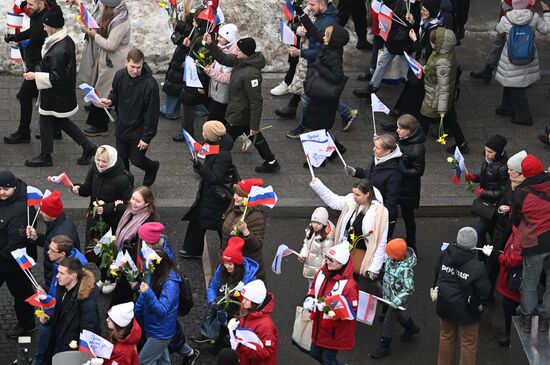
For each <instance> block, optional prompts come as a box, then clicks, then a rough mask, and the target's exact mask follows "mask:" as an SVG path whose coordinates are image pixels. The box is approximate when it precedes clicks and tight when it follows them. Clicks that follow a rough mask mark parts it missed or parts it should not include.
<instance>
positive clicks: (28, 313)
mask: <svg viewBox="0 0 550 365" xmlns="http://www.w3.org/2000/svg"><path fill="white" fill-rule="evenodd" d="M4 282H5V283H6V285H7V286H8V290H9V291H10V294H11V295H12V297H13V298H14V300H15V302H14V305H13V308H14V309H15V316H16V317H17V325H18V326H19V327H21V328H24V329H31V328H34V326H35V322H34V309H33V307H32V306H31V305H30V304H29V303H27V302H25V299H27V298H28V297H30V296H31V295H32V294H33V293H34V290H33V288H32V285H31V282H30V281H29V279H28V278H27V276H26V275H25V273H24V272H23V271H22V270H20V269H17V271H13V272H12V271H10V272H4V271H0V287H1V286H2V285H4Z"/></svg>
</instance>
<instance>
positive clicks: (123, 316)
mask: <svg viewBox="0 0 550 365" xmlns="http://www.w3.org/2000/svg"><path fill="white" fill-rule="evenodd" d="M106 321H107V328H108V329H109V336H108V337H107V339H108V340H109V342H111V343H112V344H113V345H114V347H113V352H112V353H111V358H110V359H107V360H104V362H103V365H117V364H118V365H139V357H138V352H137V347H136V345H137V344H138V343H139V340H140V339H141V333H142V332H141V327H140V326H139V323H138V321H136V320H135V319H134V302H127V303H122V304H119V305H115V306H113V307H112V308H111V309H109V311H108V312H107V319H106Z"/></svg>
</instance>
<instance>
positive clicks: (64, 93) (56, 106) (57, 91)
mask: <svg viewBox="0 0 550 365" xmlns="http://www.w3.org/2000/svg"><path fill="white" fill-rule="evenodd" d="M40 72H47V73H48V74H49V81H50V83H51V85H52V87H50V88H48V89H42V90H40V107H39V112H40V114H41V115H55V116H57V117H60V118H61V117H67V116H70V115H72V114H74V113H75V112H76V111H77V110H78V105H77V102H76V90H75V89H76V54H75V44H74V42H73V40H72V39H71V37H69V36H68V35H67V36H66V37H65V38H63V39H61V40H59V41H58V42H57V43H55V44H53V45H52V46H51V47H50V49H49V50H48V51H47V52H46V54H45V55H44V57H43V58H42V62H40Z"/></svg>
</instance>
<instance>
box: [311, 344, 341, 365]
mask: <svg viewBox="0 0 550 365" xmlns="http://www.w3.org/2000/svg"><path fill="white" fill-rule="evenodd" d="M309 353H310V355H311V357H313V358H314V359H315V360H317V361H319V363H321V364H323V365H341V364H342V363H341V362H340V361H339V360H338V359H337V358H336V355H337V354H338V350H332V349H327V348H325V347H319V346H317V345H315V344H314V343H311V348H310V350H309Z"/></svg>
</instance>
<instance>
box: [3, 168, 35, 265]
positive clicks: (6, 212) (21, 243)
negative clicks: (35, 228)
mask: <svg viewBox="0 0 550 365" xmlns="http://www.w3.org/2000/svg"><path fill="white" fill-rule="evenodd" d="M34 212H35V209H34V207H29V216H30V217H34V214H35V213H34ZM26 227H27V184H25V182H23V181H21V180H19V179H18V180H17V186H16V188H15V192H14V193H13V195H12V196H11V197H10V198H8V199H6V200H1V199H0V271H1V272H6V271H12V272H13V271H17V270H21V269H20V268H19V265H17V262H16V261H15V260H14V259H13V256H12V255H11V251H13V250H17V249H18V248H23V247H25V246H26V244H27V235H26V234H25V229H26ZM33 246H34V245H33ZM35 247H36V246H35ZM28 252H29V253H30V251H29V250H28ZM31 256H34V257H35V258H36V249H35V250H34V254H32V255H31Z"/></svg>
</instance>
